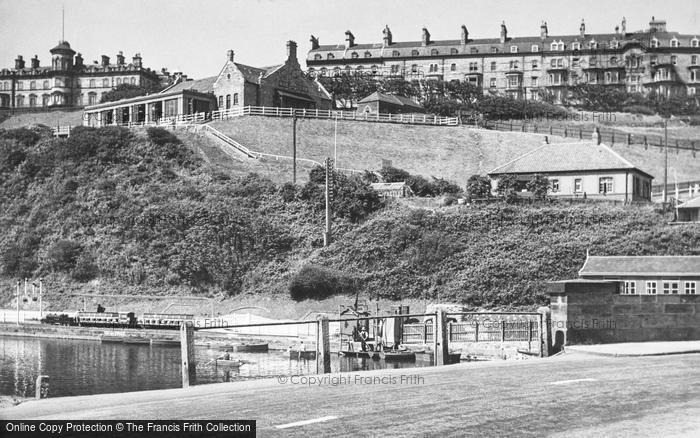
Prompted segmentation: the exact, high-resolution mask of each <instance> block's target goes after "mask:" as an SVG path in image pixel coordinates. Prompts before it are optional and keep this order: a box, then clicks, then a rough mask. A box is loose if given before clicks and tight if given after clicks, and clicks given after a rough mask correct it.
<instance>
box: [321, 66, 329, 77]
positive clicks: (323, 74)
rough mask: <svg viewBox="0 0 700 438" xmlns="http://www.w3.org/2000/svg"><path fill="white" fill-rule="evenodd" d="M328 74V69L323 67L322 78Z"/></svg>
mask: <svg viewBox="0 0 700 438" xmlns="http://www.w3.org/2000/svg"><path fill="white" fill-rule="evenodd" d="M326 73H328V70H327V69H326V67H321V76H325V75H326Z"/></svg>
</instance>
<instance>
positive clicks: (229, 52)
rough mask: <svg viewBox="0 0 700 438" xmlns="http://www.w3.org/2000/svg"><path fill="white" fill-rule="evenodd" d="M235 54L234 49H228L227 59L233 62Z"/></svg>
mask: <svg viewBox="0 0 700 438" xmlns="http://www.w3.org/2000/svg"><path fill="white" fill-rule="evenodd" d="M233 56H234V52H233V50H227V51H226V60H227V61H229V62H233Z"/></svg>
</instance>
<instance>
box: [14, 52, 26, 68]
mask: <svg viewBox="0 0 700 438" xmlns="http://www.w3.org/2000/svg"><path fill="white" fill-rule="evenodd" d="M23 68H24V58H22V55H17V59H15V69H16V70H22V69H23Z"/></svg>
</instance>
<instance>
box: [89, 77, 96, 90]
mask: <svg viewBox="0 0 700 438" xmlns="http://www.w3.org/2000/svg"><path fill="white" fill-rule="evenodd" d="M89 87H90V88H95V80H94V79H90V82H89Z"/></svg>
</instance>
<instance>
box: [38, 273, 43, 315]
mask: <svg viewBox="0 0 700 438" xmlns="http://www.w3.org/2000/svg"><path fill="white" fill-rule="evenodd" d="M43 293H44V285H43V283H42V279H41V278H39V320H40V321H41V318H43V313H42V306H41V305H42V302H41V300H42V297H43Z"/></svg>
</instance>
